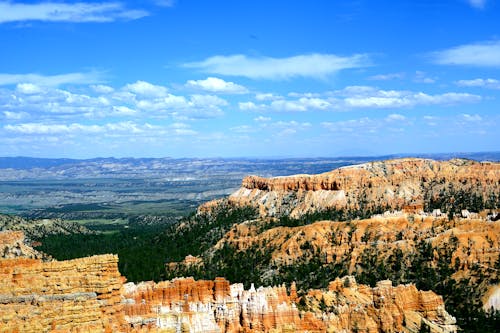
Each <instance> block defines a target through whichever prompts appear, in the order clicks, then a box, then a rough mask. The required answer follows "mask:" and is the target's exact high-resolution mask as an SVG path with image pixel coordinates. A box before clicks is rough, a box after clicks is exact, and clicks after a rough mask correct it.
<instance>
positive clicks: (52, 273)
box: [0, 233, 457, 333]
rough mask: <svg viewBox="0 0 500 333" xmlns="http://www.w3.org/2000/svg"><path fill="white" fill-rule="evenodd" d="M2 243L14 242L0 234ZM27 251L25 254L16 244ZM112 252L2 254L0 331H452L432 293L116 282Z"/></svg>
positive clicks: (339, 284)
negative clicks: (46, 256) (48, 256)
mask: <svg viewBox="0 0 500 333" xmlns="http://www.w3.org/2000/svg"><path fill="white" fill-rule="evenodd" d="M0 240H1V241H2V242H3V244H1V243H0V244H1V245H2V246H4V245H6V244H7V243H9V244H10V243H12V242H14V243H15V242H17V241H19V233H9V234H7V233H3V234H2V238H0ZM23 253H25V254H26V255H28V256H29V255H30V254H29V252H23ZM117 263H118V258H117V256H114V255H99V256H93V257H87V258H82V259H74V260H68V261H50V262H42V261H41V260H39V259H31V258H27V257H22V255H21V256H19V257H17V258H11V259H0V332H158V331H162V332H193V333H195V332H200V333H201V332H208V333H210V332H214V333H215V332H228V333H229V332H273V331H279V332H337V331H343V332H355V331H358V330H360V329H361V330H365V331H366V332H395V331H398V332H416V331H418V329H419V328H420V326H421V325H423V324H425V325H427V326H429V327H431V328H432V331H433V332H456V330H457V327H456V325H455V320H454V318H452V317H451V316H450V315H449V314H448V313H447V312H446V311H445V309H444V305H443V300H442V298H441V297H440V296H437V295H436V294H434V293H433V292H422V291H418V290H417V289H416V288H415V286H413V285H405V286H398V287H392V284H391V283H390V282H389V281H385V282H381V283H379V285H377V287H375V288H369V287H367V286H363V285H358V284H357V283H356V281H355V280H354V278H352V277H345V278H344V279H343V280H340V279H337V280H335V281H333V282H331V283H330V286H329V289H328V290H310V291H308V292H307V294H306V295H304V296H302V297H301V298H299V297H298V296H297V291H296V288H295V285H293V284H292V285H291V286H290V288H289V289H288V290H287V288H286V287H285V286H280V287H266V288H264V287H259V288H258V289H255V288H254V287H253V286H252V287H251V288H250V289H249V290H244V288H243V285H242V284H232V285H231V284H230V283H229V281H227V280H225V279H224V278H217V279H215V280H213V281H195V280H194V279H192V278H181V279H174V280H172V281H163V282H159V283H153V282H142V283H139V284H137V285H135V284H133V283H127V284H124V282H125V279H124V278H123V277H122V276H120V273H119V272H118V265H117Z"/></svg>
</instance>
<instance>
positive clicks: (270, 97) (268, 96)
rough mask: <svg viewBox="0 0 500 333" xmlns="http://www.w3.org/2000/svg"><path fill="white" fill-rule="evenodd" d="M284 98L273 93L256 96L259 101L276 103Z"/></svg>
mask: <svg viewBox="0 0 500 333" xmlns="http://www.w3.org/2000/svg"><path fill="white" fill-rule="evenodd" d="M282 98H283V97H281V96H279V95H275V94H272V93H259V94H256V95H255V99H256V100H258V101H275V100H277V99H282Z"/></svg>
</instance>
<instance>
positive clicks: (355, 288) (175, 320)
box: [125, 277, 457, 333]
mask: <svg viewBox="0 0 500 333" xmlns="http://www.w3.org/2000/svg"><path fill="white" fill-rule="evenodd" d="M125 297H126V299H127V300H126V305H125V312H126V314H127V319H128V320H129V321H130V322H131V323H134V324H135V325H136V326H137V327H139V326H140V325H142V326H144V325H149V327H153V326H154V325H155V324H156V325H157V327H158V328H160V329H165V330H167V331H172V332H173V331H178V332H180V331H183V332H184V331H185V332H193V333H197V332H200V333H201V332H358V331H363V332H417V331H418V330H419V329H420V326H421V325H423V324H425V325H427V326H429V327H431V329H432V332H456V330H457V327H456V326H455V319H454V318H453V317H451V316H450V315H449V314H448V313H447V312H446V311H445V309H444V303H443V300H442V298H441V297H440V296H438V295H436V294H434V293H433V292H431V291H428V292H423V291H418V290H417V289H416V288H415V286H414V285H400V286H397V287H393V286H392V284H391V282H390V281H383V282H380V283H378V284H377V286H376V287H375V288H370V287H368V286H364V285H358V284H357V283H356V281H355V280H354V278H353V277H345V278H343V279H342V280H341V279H337V280H335V281H333V282H331V283H330V286H329V289H328V290H310V291H308V293H307V294H306V295H304V296H302V298H300V299H299V298H298V297H297V294H296V291H295V289H294V285H292V286H291V287H290V289H289V291H288V290H287V288H286V287H285V286H280V287H259V288H257V289H255V288H254V287H253V285H252V287H251V288H250V289H249V290H245V289H244V288H243V285H242V284H232V285H230V284H229V282H228V281H227V280H225V279H223V278H217V279H215V281H195V280H193V279H192V278H187V279H175V280H172V281H166V282H160V283H158V284H155V283H152V282H149V283H141V284H138V285H134V284H127V285H126V287H125Z"/></svg>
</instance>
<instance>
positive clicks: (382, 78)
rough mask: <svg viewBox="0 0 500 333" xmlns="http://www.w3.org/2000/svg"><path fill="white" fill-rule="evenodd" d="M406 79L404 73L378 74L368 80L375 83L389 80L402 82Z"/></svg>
mask: <svg viewBox="0 0 500 333" xmlns="http://www.w3.org/2000/svg"><path fill="white" fill-rule="evenodd" d="M404 77H405V74H404V73H388V74H378V75H373V76H370V77H369V78H368V80H374V81H389V80H400V79H403V78H404Z"/></svg>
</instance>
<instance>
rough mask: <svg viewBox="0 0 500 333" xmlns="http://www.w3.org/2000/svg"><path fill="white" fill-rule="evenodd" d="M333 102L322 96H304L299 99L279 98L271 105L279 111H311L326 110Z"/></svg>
mask: <svg viewBox="0 0 500 333" xmlns="http://www.w3.org/2000/svg"><path fill="white" fill-rule="evenodd" d="M330 106H331V104H330V103H329V102H328V101H326V100H324V99H321V98H307V97H302V98H299V99H298V100H292V101H289V100H278V101H273V102H272V103H271V107H272V108H273V109H275V110H277V111H310V110H326V109H328V108H329V107H330Z"/></svg>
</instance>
